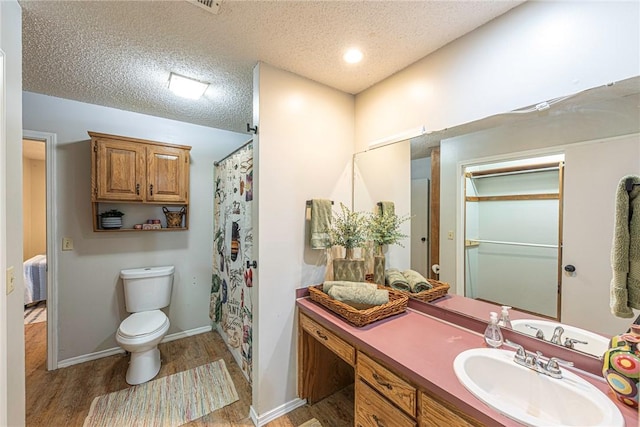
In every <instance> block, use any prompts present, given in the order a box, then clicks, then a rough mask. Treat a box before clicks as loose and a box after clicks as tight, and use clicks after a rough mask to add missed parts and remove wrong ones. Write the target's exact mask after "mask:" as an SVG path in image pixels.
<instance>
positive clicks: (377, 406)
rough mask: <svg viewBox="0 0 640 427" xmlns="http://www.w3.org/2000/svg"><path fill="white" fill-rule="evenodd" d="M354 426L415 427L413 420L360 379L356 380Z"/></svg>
mask: <svg viewBox="0 0 640 427" xmlns="http://www.w3.org/2000/svg"><path fill="white" fill-rule="evenodd" d="M355 399H356V411H355V412H356V413H355V418H356V422H355V425H356V427H415V426H416V422H415V420H413V419H411V418H410V417H408V416H407V415H406V414H404V413H403V412H402V411H401V410H399V409H398V408H396V407H395V406H393V405H392V404H391V403H389V402H387V400H386V399H385V398H383V397H382V396H380V395H379V394H378V393H377V392H376V391H375V390H373V389H372V388H371V387H369V386H368V385H367V384H366V383H365V382H364V381H362V380H361V379H357V380H356V397H355Z"/></svg>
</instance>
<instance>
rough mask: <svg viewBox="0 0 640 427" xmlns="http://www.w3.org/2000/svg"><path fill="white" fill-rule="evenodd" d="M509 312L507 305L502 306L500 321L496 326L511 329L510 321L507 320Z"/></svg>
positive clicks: (509, 308)
mask: <svg viewBox="0 0 640 427" xmlns="http://www.w3.org/2000/svg"><path fill="white" fill-rule="evenodd" d="M509 310H511V307H509V306H507V305H503V306H502V313H500V320H499V321H498V326H502V327H503V328H509V329H513V327H512V326H511V319H509Z"/></svg>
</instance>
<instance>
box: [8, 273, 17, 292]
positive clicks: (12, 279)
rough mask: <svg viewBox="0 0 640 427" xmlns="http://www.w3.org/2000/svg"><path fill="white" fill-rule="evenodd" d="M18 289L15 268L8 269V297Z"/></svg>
mask: <svg viewBox="0 0 640 427" xmlns="http://www.w3.org/2000/svg"><path fill="white" fill-rule="evenodd" d="M15 288H16V275H15V273H14V272H13V266H11V267H9V268H7V295H9V294H10V293H11V292H13V290H14V289H15Z"/></svg>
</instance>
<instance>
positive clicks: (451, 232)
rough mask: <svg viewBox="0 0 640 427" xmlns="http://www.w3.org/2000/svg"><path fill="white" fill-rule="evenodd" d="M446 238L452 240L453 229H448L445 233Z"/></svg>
mask: <svg viewBox="0 0 640 427" xmlns="http://www.w3.org/2000/svg"><path fill="white" fill-rule="evenodd" d="M447 239H449V240H453V230H449V232H448V233H447Z"/></svg>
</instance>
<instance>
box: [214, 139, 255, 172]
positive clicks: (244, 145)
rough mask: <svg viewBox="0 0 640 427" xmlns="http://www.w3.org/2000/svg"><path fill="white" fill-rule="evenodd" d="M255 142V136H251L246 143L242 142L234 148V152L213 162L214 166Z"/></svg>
mask: <svg viewBox="0 0 640 427" xmlns="http://www.w3.org/2000/svg"><path fill="white" fill-rule="evenodd" d="M252 142H253V138H251V139H250V140H248V141H247V142H245V143H244V144H242V145H241V146H240V147H238V148H236V149H235V150H233V151H232V152H230V153H229V154H227V155H226V156H224V157H223V158H222V159H220V160H218V161H217V162H213V165H214V166H218V165H219V164H220V163H222V162H224V161H225V160H227V159H228V158H229V157H231V156H233V155H234V154H236V153H237V152H238V151H240V150H242V149H243V148H244V147H246V146H247V145H249V144H251V143H252Z"/></svg>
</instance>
